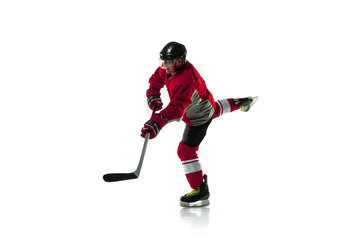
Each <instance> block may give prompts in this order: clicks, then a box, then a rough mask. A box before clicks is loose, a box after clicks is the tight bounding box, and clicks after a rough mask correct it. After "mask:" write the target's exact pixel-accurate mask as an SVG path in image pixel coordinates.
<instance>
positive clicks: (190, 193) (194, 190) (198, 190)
mask: <svg viewBox="0 0 360 240" xmlns="http://www.w3.org/2000/svg"><path fill="white" fill-rule="evenodd" d="M199 192H200V187H198V188H195V189H193V190H192V191H191V192H189V193H188V194H186V196H187V197H192V196H194V195H197V194H199Z"/></svg>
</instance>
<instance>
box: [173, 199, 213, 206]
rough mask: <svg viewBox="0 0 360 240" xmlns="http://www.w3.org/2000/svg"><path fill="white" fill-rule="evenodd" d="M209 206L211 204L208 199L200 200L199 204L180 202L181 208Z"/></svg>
mask: <svg viewBox="0 0 360 240" xmlns="http://www.w3.org/2000/svg"><path fill="white" fill-rule="evenodd" d="M209 205H210V202H209V200H208V199H206V200H199V201H197V202H180V206H182V207H206V206H209Z"/></svg>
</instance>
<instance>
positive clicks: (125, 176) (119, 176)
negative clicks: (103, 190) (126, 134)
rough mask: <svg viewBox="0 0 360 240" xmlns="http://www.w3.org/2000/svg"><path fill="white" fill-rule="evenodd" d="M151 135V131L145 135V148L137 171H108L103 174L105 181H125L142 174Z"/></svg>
mask: <svg viewBox="0 0 360 240" xmlns="http://www.w3.org/2000/svg"><path fill="white" fill-rule="evenodd" d="M149 137H150V133H147V134H146V136H145V141H144V145H143V149H142V152H141V156H140V161H139V164H138V166H137V168H136V170H135V172H132V173H108V174H105V175H104V176H103V179H104V181H105V182H118V181H124V180H130V179H136V178H138V177H139V175H140V171H141V166H142V163H143V161H144V157H145V152H146V147H147V143H148V141H149Z"/></svg>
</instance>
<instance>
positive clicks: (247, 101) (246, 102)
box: [234, 97, 258, 112]
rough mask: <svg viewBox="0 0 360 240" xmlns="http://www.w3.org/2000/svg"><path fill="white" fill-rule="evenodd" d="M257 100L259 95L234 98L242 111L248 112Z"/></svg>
mask: <svg viewBox="0 0 360 240" xmlns="http://www.w3.org/2000/svg"><path fill="white" fill-rule="evenodd" d="M257 100H258V97H247V98H234V104H235V106H237V105H239V109H240V111H243V112H247V111H249V110H250V108H251V107H252V106H253V105H254V104H255V102H256V101H257Z"/></svg>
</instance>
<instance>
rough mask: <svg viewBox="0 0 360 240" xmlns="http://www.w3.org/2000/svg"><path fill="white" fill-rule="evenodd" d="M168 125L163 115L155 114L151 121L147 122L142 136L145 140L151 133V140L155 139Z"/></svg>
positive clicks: (142, 130)
mask: <svg viewBox="0 0 360 240" xmlns="http://www.w3.org/2000/svg"><path fill="white" fill-rule="evenodd" d="M166 123H167V121H166V118H164V116H163V115H162V114H159V113H155V114H153V115H152V116H151V118H150V120H149V121H147V122H146V123H145V124H144V127H143V128H142V129H141V136H142V137H143V138H145V135H146V133H148V132H150V139H153V138H155V137H156V136H157V135H158V134H159V132H160V130H161V129H162V128H163V127H164V126H165V125H166Z"/></svg>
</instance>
